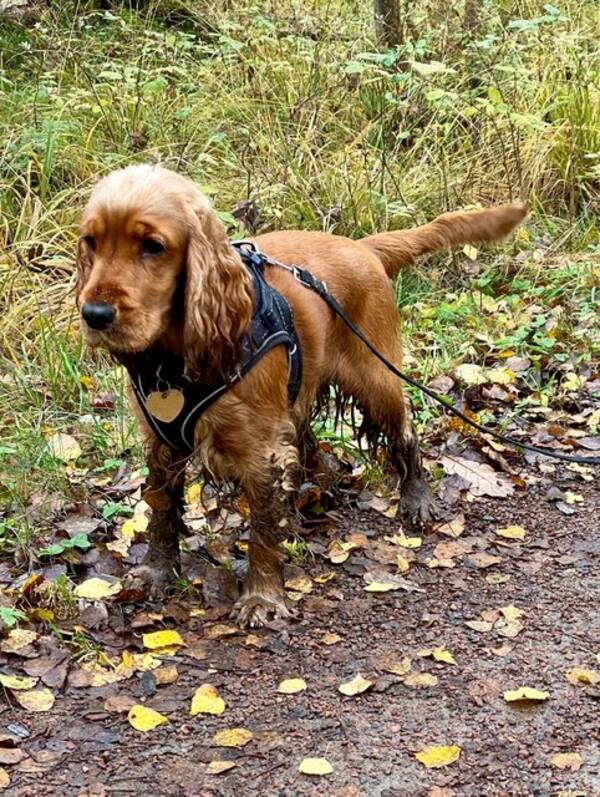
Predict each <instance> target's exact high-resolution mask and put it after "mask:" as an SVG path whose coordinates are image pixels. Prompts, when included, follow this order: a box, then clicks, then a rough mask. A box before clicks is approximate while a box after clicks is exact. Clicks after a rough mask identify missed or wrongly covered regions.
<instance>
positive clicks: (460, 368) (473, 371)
mask: <svg viewBox="0 0 600 797" xmlns="http://www.w3.org/2000/svg"><path fill="white" fill-rule="evenodd" d="M453 376H454V377H455V378H456V379H459V380H460V381H461V382H463V383H464V384H465V385H483V384H485V381H486V379H485V376H484V375H483V368H482V367H481V366H480V365H476V364H475V363H462V364H461V365H457V366H456V368H455V369H454V374H453Z"/></svg>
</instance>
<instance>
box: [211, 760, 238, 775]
mask: <svg viewBox="0 0 600 797" xmlns="http://www.w3.org/2000/svg"><path fill="white" fill-rule="evenodd" d="M234 767H237V764H236V762H235V761H210V762H209V763H208V764H207V766H206V774H207V775H221V774H222V773H223V772H227V771H228V770H230V769H233V768H234Z"/></svg>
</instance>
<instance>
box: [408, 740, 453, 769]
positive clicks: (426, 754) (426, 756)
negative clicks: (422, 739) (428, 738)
mask: <svg viewBox="0 0 600 797" xmlns="http://www.w3.org/2000/svg"><path fill="white" fill-rule="evenodd" d="M460 753H461V749H460V747H459V746H458V745H456V744H452V745H449V746H447V747H446V746H444V747H426V748H425V750H421V751H420V752H419V753H415V758H416V759H417V761H420V762H421V763H422V764H423V765H424V766H425V767H427V769H437V768H438V767H446V766H448V764H453V763H454V762H455V761H458V759H459V758H460Z"/></svg>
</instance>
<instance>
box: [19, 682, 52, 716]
mask: <svg viewBox="0 0 600 797" xmlns="http://www.w3.org/2000/svg"><path fill="white" fill-rule="evenodd" d="M13 697H14V698H15V700H16V701H17V703H18V704H19V705H20V706H23V708H24V709H26V710H27V711H34V712H36V713H40V712H43V711H50V709H51V708H52V706H53V705H54V695H53V694H52V692H51V691H50V690H49V689H46V688H45V687H43V688H41V689H32V690H31V691H30V692H14V693H13Z"/></svg>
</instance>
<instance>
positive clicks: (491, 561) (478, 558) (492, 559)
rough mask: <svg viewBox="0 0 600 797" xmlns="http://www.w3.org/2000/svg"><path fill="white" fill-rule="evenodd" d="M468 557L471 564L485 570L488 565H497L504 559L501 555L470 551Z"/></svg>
mask: <svg viewBox="0 0 600 797" xmlns="http://www.w3.org/2000/svg"><path fill="white" fill-rule="evenodd" d="M467 559H468V561H469V562H471V564H473V565H475V567H477V568H479V569H480V570H484V569H485V568H487V567H492V566H493V565H497V564H499V563H500V562H501V561H502V557H501V556H492V555H491V554H489V553H483V552H481V553H470V554H469V555H468V556H467Z"/></svg>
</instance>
